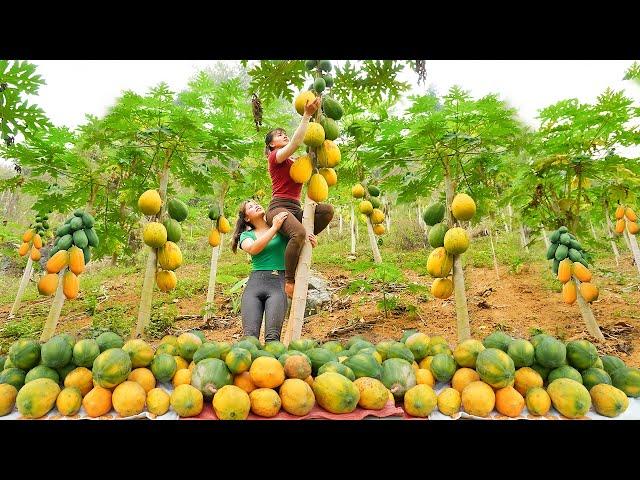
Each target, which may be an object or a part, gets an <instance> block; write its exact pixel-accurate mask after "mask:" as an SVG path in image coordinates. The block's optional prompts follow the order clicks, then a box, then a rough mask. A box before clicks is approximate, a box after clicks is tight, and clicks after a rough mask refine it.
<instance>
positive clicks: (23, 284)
mask: <svg viewBox="0 0 640 480" xmlns="http://www.w3.org/2000/svg"><path fill="white" fill-rule="evenodd" d="M32 273H33V260H31V255H29V259H28V260H27V265H26V267H24V272H23V274H22V279H21V280H20V286H19V287H18V293H16V299H15V301H14V302H13V306H12V307H11V311H10V312H9V318H13V317H15V316H16V312H17V311H18V309H19V308H20V302H21V301H22V296H23V295H24V291H25V290H26V289H27V285H29V279H30V278H31V274H32Z"/></svg>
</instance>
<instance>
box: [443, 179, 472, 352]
mask: <svg viewBox="0 0 640 480" xmlns="http://www.w3.org/2000/svg"><path fill="white" fill-rule="evenodd" d="M448 170H449V169H448V167H447V168H446V169H445V172H446V175H445V185H446V196H447V217H448V220H449V225H450V226H453V224H454V218H453V214H452V213H451V202H452V201H453V197H454V189H453V182H452V180H451V177H450V173H449V172H448ZM453 288H454V292H455V299H456V321H457V329H458V342H462V341H463V340H466V339H468V338H471V327H470V325H469V310H468V308H467V295H466V292H465V288H464V272H463V270H462V259H461V258H460V255H454V256H453Z"/></svg>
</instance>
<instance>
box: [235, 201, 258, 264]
mask: <svg viewBox="0 0 640 480" xmlns="http://www.w3.org/2000/svg"><path fill="white" fill-rule="evenodd" d="M247 203H249V200H245V201H244V202H242V203H241V204H240V208H239V209H238V219H237V220H236V228H235V230H234V231H233V242H232V243H231V250H233V253H236V252H237V251H238V242H239V241H240V235H242V232H245V231H247V230H249V229H250V228H253V225H251V223H250V222H247V221H246V220H245V219H244V217H245V211H244V209H245V206H246V205H247Z"/></svg>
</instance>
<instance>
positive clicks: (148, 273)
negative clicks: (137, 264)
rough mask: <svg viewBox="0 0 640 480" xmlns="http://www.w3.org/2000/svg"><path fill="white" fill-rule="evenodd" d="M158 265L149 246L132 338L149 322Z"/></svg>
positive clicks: (165, 176)
mask: <svg viewBox="0 0 640 480" xmlns="http://www.w3.org/2000/svg"><path fill="white" fill-rule="evenodd" d="M170 156H171V155H170V153H169V151H167V153H166V157H167V159H166V160H165V163H164V166H163V168H162V173H161V176H160V192H159V193H160V199H161V200H162V208H161V209H160V212H159V213H158V215H157V216H156V218H157V220H158V221H160V220H161V219H162V217H163V216H164V213H165V211H166V209H167V185H168V183H169V158H170ZM157 265H158V252H157V249H155V248H151V247H149V256H148V257H147V267H146V270H145V273H144V280H143V282H142V292H141V295H140V307H139V309H138V321H137V322H136V327H135V331H134V332H133V334H132V338H140V337H141V336H142V335H143V334H144V330H145V328H147V326H148V325H149V323H150V322H151V300H152V298H153V285H154V284H155V279H156V269H157Z"/></svg>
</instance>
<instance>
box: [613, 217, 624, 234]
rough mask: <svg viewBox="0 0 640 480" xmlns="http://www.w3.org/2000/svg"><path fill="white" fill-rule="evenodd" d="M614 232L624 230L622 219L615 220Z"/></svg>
mask: <svg viewBox="0 0 640 480" xmlns="http://www.w3.org/2000/svg"><path fill="white" fill-rule="evenodd" d="M615 231H616V233H622V232H624V219H620V220H618V221H617V222H616V228H615Z"/></svg>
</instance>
